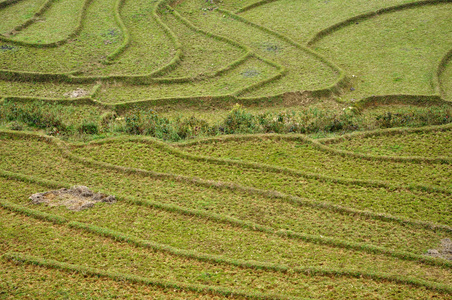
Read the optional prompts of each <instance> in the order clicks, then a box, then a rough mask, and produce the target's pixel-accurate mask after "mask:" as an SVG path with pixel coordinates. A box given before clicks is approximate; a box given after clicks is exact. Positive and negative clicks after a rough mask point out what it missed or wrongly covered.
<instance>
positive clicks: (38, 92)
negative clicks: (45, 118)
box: [0, 80, 94, 100]
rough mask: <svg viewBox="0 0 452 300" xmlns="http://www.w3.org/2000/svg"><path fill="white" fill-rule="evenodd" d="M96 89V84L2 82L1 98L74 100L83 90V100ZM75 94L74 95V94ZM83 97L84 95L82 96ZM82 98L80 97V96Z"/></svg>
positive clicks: (0, 86)
mask: <svg viewBox="0 0 452 300" xmlns="http://www.w3.org/2000/svg"><path fill="white" fill-rule="evenodd" d="M93 89H94V84H67V83H57V82H36V81H35V82H22V81H6V80H0V98H1V97H7V96H15V97H33V98H40V99H41V98H53V99H65V98H66V99H72V100H75V99H76V98H77V97H71V95H74V96H75V95H76V94H77V93H76V91H81V90H83V91H84V92H86V93H83V94H85V95H83V98H86V97H88V96H89V95H90V94H91V93H92V91H93ZM73 93H74V94H73ZM80 95H82V94H80ZM78 97H80V96H78Z"/></svg>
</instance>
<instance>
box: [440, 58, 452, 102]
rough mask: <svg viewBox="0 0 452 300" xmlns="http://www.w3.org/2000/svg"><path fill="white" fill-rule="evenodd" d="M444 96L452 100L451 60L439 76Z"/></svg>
mask: <svg viewBox="0 0 452 300" xmlns="http://www.w3.org/2000/svg"><path fill="white" fill-rule="evenodd" d="M440 80H441V83H442V87H443V89H444V92H445V97H446V99H447V100H448V101H452V60H449V63H448V64H447V65H446V69H445V71H444V72H443V73H442V74H441V77H440Z"/></svg>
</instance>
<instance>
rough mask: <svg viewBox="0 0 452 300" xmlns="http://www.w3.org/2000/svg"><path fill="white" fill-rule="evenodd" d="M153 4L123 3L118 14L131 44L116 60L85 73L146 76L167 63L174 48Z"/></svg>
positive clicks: (173, 52) (139, 2) (174, 50)
mask: <svg viewBox="0 0 452 300" xmlns="http://www.w3.org/2000/svg"><path fill="white" fill-rule="evenodd" d="M101 2H102V1H101ZM156 5H157V2H149V1H145V0H137V1H134V2H130V1H125V2H124V4H123V5H122V7H121V9H120V17H121V18H122V20H123V22H124V25H125V27H126V29H127V30H128V32H129V34H130V40H131V42H130V45H129V46H128V47H127V49H126V50H125V51H124V52H123V53H122V54H120V55H119V56H118V57H117V58H116V59H115V60H114V62H115V63H113V64H111V65H107V66H103V67H102V68H97V69H96V70H93V71H92V72H90V73H89V74H87V75H145V74H149V73H152V72H153V71H156V70H157V69H159V68H162V67H164V66H165V65H167V64H169V63H170V61H171V60H172V59H173V57H174V56H175V55H176V50H177V49H176V45H175V44H174V41H172V40H171V37H170V36H169V34H168V33H166V32H165V30H164V29H163V27H162V25H161V24H160V23H159V20H158V16H157V15H155V14H154V9H155V7H156ZM106 42H107V41H106ZM117 46H119V44H118V45H117Z"/></svg>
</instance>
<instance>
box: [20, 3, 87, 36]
mask: <svg viewBox="0 0 452 300" xmlns="http://www.w3.org/2000/svg"><path fill="white" fill-rule="evenodd" d="M85 1H87V0H76V1H72V0H59V1H54V2H52V5H51V6H50V7H49V8H48V9H47V10H46V11H45V12H44V13H43V14H42V15H40V16H39V18H38V19H37V20H36V21H35V22H33V23H32V24H31V25H29V26H27V27H26V28H25V29H23V30H21V31H19V33H18V34H17V35H15V36H14V37H13V39H14V40H17V41H23V42H27V43H37V44H47V43H53V42H58V41H62V40H64V39H66V38H67V37H68V36H69V35H70V34H71V33H73V32H74V31H75V29H76V27H77V26H78V24H79V21H80V15H81V12H82V8H83V6H84V4H85Z"/></svg>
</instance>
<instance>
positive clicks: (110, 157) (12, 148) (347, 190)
mask: <svg viewBox="0 0 452 300" xmlns="http://www.w3.org/2000/svg"><path fill="white" fill-rule="evenodd" d="M27 143H33V144H34V148H35V150H34V151H38V148H40V147H44V149H45V150H44V149H43V150H41V151H46V152H47V151H49V153H48V154H44V153H45V152H44V153H43V154H42V155H41V156H44V157H49V159H48V160H46V161H42V164H47V165H48V166H49V167H48V168H50V169H52V168H55V171H54V172H53V173H48V172H47V167H45V168H44V170H39V169H36V170H35V171H33V172H31V173H30V166H26V165H25V164H24V163H20V161H21V159H22V160H24V159H25V160H26V156H27V154H26V152H25V153H23V151H27V149H24V146H23V142H20V141H19V142H14V140H11V141H8V140H7V139H4V143H3V145H4V148H5V149H4V150H3V152H2V153H3V154H4V156H5V157H8V158H7V159H5V162H4V164H5V166H4V168H5V167H6V166H7V165H8V166H13V168H14V170H16V171H17V172H19V173H24V174H30V175H35V176H38V177H41V178H43V179H50V180H59V179H60V178H74V179H73V181H72V182H73V183H74V184H75V183H77V182H78V181H79V180H78V179H77V176H79V175H77V174H74V173H73V172H71V171H69V170H67V169H66V168H63V169H61V170H60V171H61V172H62V173H58V172H59V171H58V170H59V169H60V168H59V167H58V166H62V164H63V162H64V161H65V160H64V159H63V158H60V159H59V161H58V162H56V161H55V162H52V159H51V158H50V157H52V156H55V157H57V156H60V154H59V152H58V150H57V149H54V148H53V147H50V146H49V145H47V144H45V143H42V142H40V143H37V142H32V141H27ZM121 145H122V149H127V150H123V151H121ZM8 149H9V150H8ZM94 150H98V151H97V152H100V153H99V154H97V155H96V154H95V153H94V152H96V151H94ZM100 150H102V151H100ZM19 151H20V153H21V154H20V155H22V156H23V158H20V156H18V155H19V154H14V153H16V152H17V153H19ZM124 151H125V152H124ZM36 153H38V152H36ZM52 153H53V155H52ZM75 153H78V154H84V155H88V154H89V155H90V157H91V158H93V159H96V160H105V161H108V162H113V163H116V164H119V165H126V166H130V167H138V168H145V169H150V170H156V171H160V172H172V173H175V174H186V175H191V176H193V175H194V176H199V177H203V178H205V179H214V180H223V181H230V182H234V181H235V182H237V183H239V184H242V185H246V184H248V185H251V186H256V187H258V188H263V189H276V190H280V191H282V192H287V193H290V194H295V195H297V194H300V195H302V196H311V199H312V200H318V201H325V200H329V201H330V202H333V203H338V202H339V203H340V204H342V205H346V204H352V206H355V207H357V208H369V206H370V207H372V205H373V207H374V211H376V212H380V211H389V212H392V213H395V214H396V213H400V215H401V216H403V217H405V218H407V217H408V218H412V219H415V218H419V219H421V220H425V221H434V222H438V223H442V224H449V223H450V222H449V221H448V218H449V217H450V216H448V214H447V209H446V207H445V206H447V201H448V198H449V196H448V195H444V194H436V193H426V192H420V191H408V190H404V189H401V190H396V191H394V192H393V193H390V192H389V191H390V190H388V189H385V188H378V187H377V188H371V187H365V186H354V185H351V184H338V183H333V182H331V183H328V182H323V181H321V180H315V179H312V178H303V177H301V178H300V177H299V176H294V175H292V176H290V175H289V174H287V175H286V174H279V173H277V172H271V171H265V170H262V171H258V170H253V169H249V168H246V167H239V166H222V165H216V164H209V163H198V164H196V163H193V162H194V161H193V160H190V159H184V158H181V157H178V156H176V155H171V153H168V151H161V150H159V149H158V148H155V146H154V147H153V145H152V144H151V145H145V144H138V143H135V144H133V143H125V142H121V143H117V144H116V145H113V147H112V145H111V144H110V145H108V144H107V145H104V146H103V147H99V146H97V147H96V146H95V147H94V148H93V147H89V148H86V149H78V150H76V151H75ZM122 153H127V155H123V154H122ZM29 155H30V154H29ZM65 164H66V165H68V164H69V163H68V162H67V161H66V163H65ZM192 164H193V167H192V166H191V165H192ZM69 165H70V164H69ZM182 169H184V170H182ZM211 169H215V170H216V171H217V172H215V173H214V172H213V171H211ZM90 172H91V173H92V172H94V170H90V171H86V173H90ZM256 173H257V174H256ZM202 174H204V175H202ZM215 174H216V175H215ZM259 174H260V176H259ZM245 176H248V178H246V177H245ZM256 176H257V178H256ZM94 177H95V178H97V177H99V179H98V180H100V181H99V182H98V183H97V184H96V185H97V186H103V185H105V184H107V183H108V182H109V181H108V180H107V179H106V178H104V177H105V176H104V175H100V174H99V175H95V176H94ZM102 178H104V179H102ZM126 178H127V177H124V178H123V179H124V180H126ZM278 178H279V179H278ZM84 180H86V179H84ZM110 180H112V179H110ZM143 180H145V179H140V180H139V179H138V178H137V177H136V176H133V180H132V179H131V182H138V181H139V182H141V183H140V184H141V185H145V183H144V182H143ZM174 180H177V176H175V177H174V179H172V180H170V182H168V183H165V184H166V185H167V186H169V187H171V186H172V185H174V184H175V183H174V182H172V181H174ZM272 181H273V184H271V182H272ZM127 182H129V180H127ZM154 184H155V183H154ZM162 184H163V183H162ZM117 185H118V187H115V189H114V190H110V192H112V193H117V192H120V191H121V190H122V189H123V188H124V187H121V184H119V183H117ZM213 185H215V184H213ZM297 186H299V187H297ZM158 190H159V189H155V188H154V189H152V188H149V191H147V192H146V193H147V194H146V195H148V196H152V195H154V193H156V192H157V191H158ZM132 191H133V190H131V189H130V188H128V189H127V193H131V195H135V196H137V195H142V193H143V191H141V192H139V193H138V194H134V192H132ZM176 191H177V188H176ZM302 191H303V193H302ZM353 191H355V194H354V195H353V196H352V194H351V193H352V192H353ZM163 195H164V194H163ZM372 195H373V196H372ZM314 196H317V197H314ZM328 196H329V197H328ZM366 196H368V197H367V198H366ZM351 197H353V198H352V199H350V198H351ZM162 199H165V197H164V196H162ZM220 199H221V198H220ZM338 199H339V200H342V202H340V201H339V200H338ZM358 200H362V201H358ZM397 200H401V201H397ZM353 201H354V202H355V203H353ZM405 201H408V202H407V203H409V204H404V203H405ZM190 202H191V201H189V202H187V203H190ZM204 202H205V201H200V203H198V205H200V206H199V207H198V206H196V207H194V208H203V207H205V206H207V207H209V206H210V205H209V202H208V201H207V202H206V203H204ZM398 202H400V203H398ZM423 202H425V203H426V204H424V203H423ZM183 203H184V202H177V204H178V205H180V204H183ZM427 203H428V204H427ZM366 206H367V207H366ZM212 208H213V207H212ZM300 209H301V208H300ZM413 209H414V212H415V213H417V214H410V212H411V211H410V210H413ZM424 211H425V212H424ZM295 226H296V224H295Z"/></svg>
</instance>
